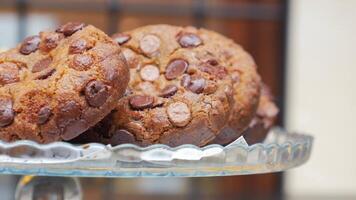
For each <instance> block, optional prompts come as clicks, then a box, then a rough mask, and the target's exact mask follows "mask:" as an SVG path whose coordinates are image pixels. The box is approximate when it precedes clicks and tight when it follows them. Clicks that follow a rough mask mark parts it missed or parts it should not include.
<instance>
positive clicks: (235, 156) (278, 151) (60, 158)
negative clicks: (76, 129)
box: [0, 128, 313, 199]
mask: <svg viewBox="0 0 356 200" xmlns="http://www.w3.org/2000/svg"><path fill="white" fill-rule="evenodd" d="M312 144H313V137H311V136H308V135H304V134H298V133H287V132H286V131H285V130H282V129H280V128H275V129H273V130H271V131H270V133H269V134H268V136H267V138H266V140H265V141H264V142H263V143H258V144H254V145H250V146H249V145H247V143H246V142H245V141H244V139H243V138H239V139H238V140H237V141H235V142H233V143H231V144H229V145H227V146H225V147H223V146H221V145H216V144H213V145H209V146H206V147H202V148H199V147H196V146H193V145H182V146H179V147H175V148H171V147H168V146H166V145H151V146H149V147H145V148H142V147H138V146H136V145H132V144H122V145H118V146H115V147H112V146H110V145H102V144H97V143H91V144H85V145H73V144H69V143H65V142H55V143H51V144H45V145H43V144H37V143H35V142H31V141H17V142H14V143H4V142H0V173H1V174H20V175H31V176H24V177H23V179H22V180H20V182H19V185H18V191H17V194H16V195H17V199H25V198H21V197H22V196H23V195H25V196H26V195H30V194H31V195H33V194H34V191H36V189H35V188H36V185H37V186H38V184H45V185H47V186H48V185H51V184H50V183H49V182H51V181H50V180H53V181H54V182H55V184H53V185H54V186H56V187H57V186H58V183H66V184H65V185H63V187H61V188H55V189H53V188H52V189H47V190H48V191H52V193H51V194H57V193H58V194H61V195H62V196H63V195H64V194H67V195H69V196H70V194H72V195H74V194H80V185H79V183H78V181H77V180H76V179H73V178H68V177H204V176H228V175H245V174H259V173H272V172H278V171H284V170H287V169H290V168H293V167H297V166H299V165H302V164H303V163H305V162H306V161H307V160H308V159H309V157H310V154H311V149H312ZM41 176H48V177H46V178H44V177H41ZM49 177H52V178H49ZM64 177H67V178H64ZM43 181H44V182H43ZM70 184H71V185H72V186H73V187H68V185H70ZM74 186H75V187H74ZM29 188H30V189H29ZM66 192H67V193H66ZM37 193H38V192H37ZM40 194H41V193H40ZM44 195H45V194H44ZM69 196H67V197H68V198H66V199H71V198H69ZM79 196H80V195H79ZM79 196H78V198H72V199H80V198H81V197H79ZM30 199H31V198H30Z"/></svg>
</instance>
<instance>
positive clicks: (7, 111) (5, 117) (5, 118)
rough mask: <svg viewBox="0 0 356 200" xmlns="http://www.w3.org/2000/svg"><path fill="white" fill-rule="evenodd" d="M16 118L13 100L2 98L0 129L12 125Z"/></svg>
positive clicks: (0, 103)
mask: <svg viewBox="0 0 356 200" xmlns="http://www.w3.org/2000/svg"><path fill="white" fill-rule="evenodd" d="M14 117H15V113H14V110H13V108H12V100H11V99H10V98H8V97H0V127H4V126H7V125H10V124H11V123H12V122H13V121H14Z"/></svg>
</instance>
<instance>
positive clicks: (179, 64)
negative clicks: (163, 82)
mask: <svg viewBox="0 0 356 200" xmlns="http://www.w3.org/2000/svg"><path fill="white" fill-rule="evenodd" d="M187 68H188V62H187V61H185V60H183V59H175V60H173V61H171V62H170V63H169V64H168V66H167V68H166V73H165V77H166V79H168V80H172V79H175V78H177V77H178V76H180V75H182V74H183V73H184V72H185V71H186V70H187Z"/></svg>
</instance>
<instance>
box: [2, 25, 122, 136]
mask: <svg viewBox="0 0 356 200" xmlns="http://www.w3.org/2000/svg"><path fill="white" fill-rule="evenodd" d="M128 80H129V69H128V67H127V64H126V61H125V59H124V57H123V55H122V54H121V50H120V47H119V45H117V43H116V42H114V41H113V40H112V39H111V38H110V37H108V36H107V35H105V34H104V33H103V32H102V31H100V30H98V29H97V28H95V27H93V26H91V25H88V26H86V25H85V24H83V23H77V22H70V23H67V24H64V25H62V26H60V27H59V28H58V29H57V30H55V31H44V32H40V34H39V35H35V36H30V37H27V38H26V39H25V40H24V41H23V42H22V43H21V44H20V45H18V46H17V47H16V48H13V49H11V50H9V51H6V52H3V53H1V54H0V85H1V88H0V139H2V140H5V141H13V140H18V139H29V140H34V141H37V142H40V143H48V142H51V141H58V140H70V139H72V138H74V137H76V136H78V135H79V134H81V133H82V132H84V131H86V130H87V129H88V128H89V127H91V126H93V125H94V124H96V123H97V122H99V121H100V120H102V119H103V118H104V116H106V115H107V114H108V113H110V111H111V110H112V109H113V108H114V107H115V106H116V103H117V101H118V99H119V98H120V97H121V96H122V95H123V94H124V92H125V89H126V86H127V84H128Z"/></svg>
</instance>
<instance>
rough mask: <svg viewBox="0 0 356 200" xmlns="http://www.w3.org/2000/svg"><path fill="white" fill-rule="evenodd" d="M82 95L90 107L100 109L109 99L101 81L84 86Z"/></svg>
mask: <svg viewBox="0 0 356 200" xmlns="http://www.w3.org/2000/svg"><path fill="white" fill-rule="evenodd" d="M84 94H85V99H86V100H87V102H88V104H89V105H90V106H92V107H100V106H102V105H103V104H104V103H105V102H106V100H107V98H108V97H109V91H108V86H106V85H105V84H104V83H103V82H101V81H97V80H93V81H90V82H89V83H88V84H87V85H86V87H85V91H84Z"/></svg>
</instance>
